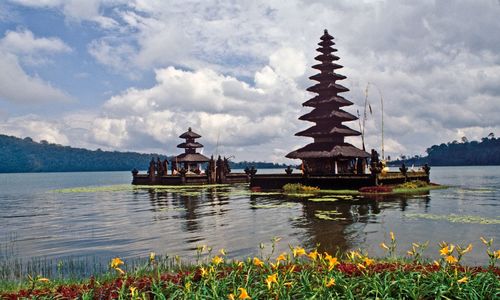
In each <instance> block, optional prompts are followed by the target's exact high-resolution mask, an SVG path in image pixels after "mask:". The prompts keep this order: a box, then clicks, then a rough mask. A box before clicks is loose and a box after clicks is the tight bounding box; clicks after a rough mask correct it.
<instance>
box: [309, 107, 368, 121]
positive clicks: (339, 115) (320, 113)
mask: <svg viewBox="0 0 500 300" xmlns="http://www.w3.org/2000/svg"><path fill="white" fill-rule="evenodd" d="M324 119H335V120H341V121H354V120H357V119H358V117H356V116H354V115H352V114H350V113H348V112H346V111H343V110H341V109H339V110H333V111H332V110H325V109H321V108H315V109H313V110H312V111H311V112H310V113H307V114H305V115H303V116H301V117H300V118H299V120H306V121H313V122H315V121H318V120H324Z"/></svg>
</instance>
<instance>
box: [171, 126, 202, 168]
mask: <svg viewBox="0 0 500 300" xmlns="http://www.w3.org/2000/svg"><path fill="white" fill-rule="evenodd" d="M179 137H180V138H181V139H186V141H185V142H184V143H180V144H179V145H177V148H184V153H182V154H180V155H178V156H177V157H176V159H177V161H178V162H186V163H198V162H207V161H209V160H210V159H209V158H208V157H206V156H204V155H203V154H200V153H196V149H197V148H203V145H202V144H200V143H198V142H197V141H195V139H198V138H201V135H199V134H197V133H195V132H194V131H192V130H191V127H189V129H188V131H186V132H184V133H183V134H181V135H180V136H179Z"/></svg>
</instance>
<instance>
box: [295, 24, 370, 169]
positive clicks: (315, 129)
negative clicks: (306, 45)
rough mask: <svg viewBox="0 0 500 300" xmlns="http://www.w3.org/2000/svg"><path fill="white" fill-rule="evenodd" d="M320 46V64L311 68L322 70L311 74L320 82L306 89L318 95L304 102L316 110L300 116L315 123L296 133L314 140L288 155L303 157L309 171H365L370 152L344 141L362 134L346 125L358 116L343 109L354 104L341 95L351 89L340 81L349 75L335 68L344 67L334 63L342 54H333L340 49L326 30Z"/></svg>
mask: <svg viewBox="0 0 500 300" xmlns="http://www.w3.org/2000/svg"><path fill="white" fill-rule="evenodd" d="M318 45H319V46H320V47H319V48H318V49H316V50H317V51H318V52H320V54H319V55H318V56H316V57H315V58H314V59H315V60H317V61H319V62H320V63H319V64H316V65H314V66H312V68H314V69H317V70H319V71H320V73H319V74H316V75H314V76H311V77H309V79H311V80H315V81H317V82H318V83H317V84H315V85H313V86H311V87H310V88H308V89H307V91H309V92H313V93H316V94H317V95H316V96H315V97H313V98H311V99H310V100H308V101H306V102H304V103H303V104H302V105H303V106H308V107H313V110H312V111H311V112H309V113H307V114H305V115H303V116H301V117H300V118H299V120H304V121H309V122H314V123H315V125H313V126H312V127H310V128H308V129H306V130H304V131H301V132H298V133H296V134H295V135H296V136H306V137H312V138H313V139H314V142H312V143H310V144H308V145H306V146H305V147H302V148H300V149H297V150H295V151H293V152H290V153H289V154H288V155H286V157H287V158H294V159H301V160H302V168H303V170H304V173H308V174H314V175H329V174H346V173H350V174H353V173H357V174H362V173H363V171H364V166H365V165H366V158H368V157H370V154H368V153H367V152H366V151H363V150H361V149H358V148H356V147H355V146H353V145H351V144H349V143H346V142H345V141H344V138H345V137H346V136H358V135H361V133H360V132H359V131H356V130H353V129H351V128H349V127H347V126H346V125H344V124H343V122H349V121H354V120H357V119H358V118H357V117H356V116H354V115H352V114H350V113H348V112H346V111H344V110H343V109H341V107H346V106H350V105H352V104H353V103H352V102H351V101H349V100H347V99H345V98H344V97H342V96H340V95H339V93H343V92H347V91H349V89H347V88H346V87H344V86H342V85H340V84H338V83H337V81H339V80H343V79H345V78H346V76H344V75H340V74H337V73H335V70H336V69H340V68H342V66H341V65H339V64H336V63H334V61H337V60H339V57H338V56H336V55H334V54H332V53H333V52H336V51H337V49H335V48H332V46H333V45H335V43H334V42H333V37H332V36H331V35H329V34H328V31H327V30H325V31H324V34H323V36H322V37H321V42H319V43H318Z"/></svg>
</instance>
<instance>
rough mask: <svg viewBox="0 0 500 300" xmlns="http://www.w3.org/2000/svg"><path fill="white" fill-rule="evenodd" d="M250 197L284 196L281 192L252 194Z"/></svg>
mask: <svg viewBox="0 0 500 300" xmlns="http://www.w3.org/2000/svg"><path fill="white" fill-rule="evenodd" d="M250 195H253V196H271V195H282V193H280V192H251V193H250Z"/></svg>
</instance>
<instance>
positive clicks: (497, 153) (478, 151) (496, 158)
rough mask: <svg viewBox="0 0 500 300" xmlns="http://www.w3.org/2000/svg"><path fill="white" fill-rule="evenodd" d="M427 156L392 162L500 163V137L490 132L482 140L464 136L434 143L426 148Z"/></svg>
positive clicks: (402, 158)
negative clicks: (438, 143)
mask: <svg viewBox="0 0 500 300" xmlns="http://www.w3.org/2000/svg"><path fill="white" fill-rule="evenodd" d="M426 153H427V156H418V155H416V156H413V157H406V156H405V155H401V158H400V159H398V160H395V161H392V162H391V165H398V164H401V163H402V162H405V163H406V164H407V165H408V164H415V165H423V164H426V163H427V164H429V165H432V166H474V165H475V166H486V165H500V138H495V134H493V133H490V134H489V135H488V136H486V137H483V138H482V139H481V140H480V141H469V139H467V137H462V139H461V141H460V142H459V141H456V140H454V141H452V142H448V143H442V144H440V145H433V146H431V147H429V148H427V150H426Z"/></svg>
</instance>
